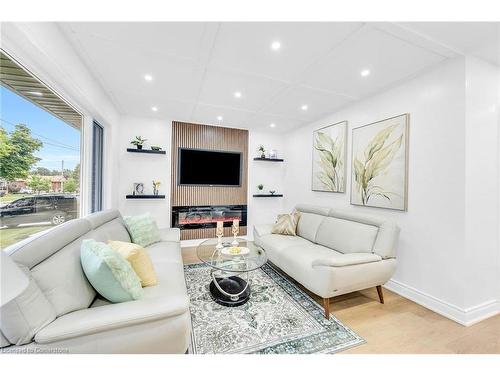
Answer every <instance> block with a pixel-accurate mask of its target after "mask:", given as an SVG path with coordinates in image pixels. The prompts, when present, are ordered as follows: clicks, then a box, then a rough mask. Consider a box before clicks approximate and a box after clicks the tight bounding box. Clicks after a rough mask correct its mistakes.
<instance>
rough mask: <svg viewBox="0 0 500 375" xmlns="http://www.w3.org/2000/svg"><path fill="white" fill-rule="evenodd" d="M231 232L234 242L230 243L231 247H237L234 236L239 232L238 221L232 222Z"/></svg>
mask: <svg viewBox="0 0 500 375" xmlns="http://www.w3.org/2000/svg"><path fill="white" fill-rule="evenodd" d="M231 231H232V233H233V236H234V240H233V242H231V245H233V246H238V241H237V240H236V236H237V235H238V233H239V232H240V221H239V220H237V219H236V220H233V225H232V227H231Z"/></svg>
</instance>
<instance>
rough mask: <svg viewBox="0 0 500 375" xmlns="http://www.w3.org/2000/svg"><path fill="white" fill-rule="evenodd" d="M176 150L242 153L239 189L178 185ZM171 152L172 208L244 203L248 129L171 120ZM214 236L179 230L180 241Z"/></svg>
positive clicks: (211, 232)
mask: <svg viewBox="0 0 500 375" xmlns="http://www.w3.org/2000/svg"><path fill="white" fill-rule="evenodd" d="M179 148H198V149H205V150H220V151H237V152H241V153H242V159H243V160H242V175H241V186H238V187H224V186H212V187H210V186H179V185H178V181H177V177H178V157H179V153H178V150H179ZM171 153H172V188H171V205H172V206H202V205H203V206H204V205H207V206H208V205H213V206H216V205H226V204H244V205H246V204H247V184H248V130H242V129H232V128H223V127H219V126H210V125H203V124H191V123H186V122H178V121H173V122H172V151H171ZM221 168H224V166H221ZM225 229H226V228H225ZM240 232H241V234H246V227H241V228H240ZM243 232H245V233H243ZM213 236H215V229H212V228H208V229H189V230H183V231H182V234H181V239H196V238H210V237H213Z"/></svg>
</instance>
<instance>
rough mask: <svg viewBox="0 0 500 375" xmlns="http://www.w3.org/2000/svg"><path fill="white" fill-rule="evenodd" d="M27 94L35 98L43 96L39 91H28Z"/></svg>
mask: <svg viewBox="0 0 500 375" xmlns="http://www.w3.org/2000/svg"><path fill="white" fill-rule="evenodd" d="M27 93H28V94H31V95H36V96H43V94H42V93H41V92H40V91H28V92H27Z"/></svg>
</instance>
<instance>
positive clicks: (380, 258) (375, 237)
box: [254, 205, 399, 317]
mask: <svg viewBox="0 0 500 375" xmlns="http://www.w3.org/2000/svg"><path fill="white" fill-rule="evenodd" d="M296 210H297V211H300V213H301V215H300V219H299V222H298V225H297V236H285V235H280V234H272V233H271V229H272V225H260V226H259V225H257V226H255V227H254V241H255V243H256V244H257V245H259V246H260V247H262V248H263V249H264V250H265V251H266V253H267V256H268V258H269V260H270V261H271V262H272V263H273V264H275V265H276V266H278V267H279V268H280V269H282V270H283V271H284V272H286V273H287V274H288V275H289V276H291V277H292V278H293V279H295V280H296V281H297V282H299V283H300V284H302V285H303V286H304V287H306V288H307V289H309V290H310V291H311V292H313V293H315V294H316V295H318V296H320V297H322V298H323V304H324V308H325V316H326V317H329V314H330V312H329V306H330V305H329V298H331V297H334V296H338V295H341V294H345V293H349V292H353V291H356V290H361V289H366V288H370V287H377V291H378V294H379V298H380V302H381V303H384V299H383V294H382V288H381V285H383V284H384V283H386V282H387V281H388V280H389V279H390V278H391V276H392V274H393V273H394V271H395V269H396V246H397V242H398V238H399V228H398V226H397V225H396V224H394V223H393V222H391V221H388V220H385V219H382V218H377V217H373V216H369V215H364V214H358V213H353V212H350V211H341V210H336V209H331V208H328V207H319V206H311V205H298V206H297V207H296Z"/></svg>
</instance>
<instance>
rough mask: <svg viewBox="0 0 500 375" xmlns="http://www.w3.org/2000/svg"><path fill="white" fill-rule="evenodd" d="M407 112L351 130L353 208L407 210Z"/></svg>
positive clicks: (351, 200)
mask: <svg viewBox="0 0 500 375" xmlns="http://www.w3.org/2000/svg"><path fill="white" fill-rule="evenodd" d="M409 126H410V115H409V114H408V113H405V114H402V115H398V116H394V117H390V118H387V119H384V120H380V121H376V122H373V123H370V124H367V125H364V126H361V127H357V128H354V129H352V135H351V199H350V202H351V204H352V205H357V206H364V207H375V208H386V209H393V210H398V211H407V210H408V155H409Z"/></svg>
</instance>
